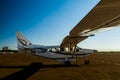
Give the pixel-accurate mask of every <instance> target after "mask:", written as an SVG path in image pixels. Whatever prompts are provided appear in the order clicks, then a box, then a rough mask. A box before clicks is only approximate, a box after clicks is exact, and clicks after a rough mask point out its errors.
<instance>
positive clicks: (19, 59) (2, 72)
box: [0, 53, 120, 80]
mask: <svg viewBox="0 0 120 80" xmlns="http://www.w3.org/2000/svg"><path fill="white" fill-rule="evenodd" d="M83 60H84V59H83V58H80V59H78V61H77V65H78V66H76V65H73V66H65V65H64V64H63V63H59V62H56V61H54V60H49V59H45V58H42V57H38V56H32V55H24V54H13V55H0V79H1V80H5V79H8V80H10V79H12V80H26V79H27V80H59V79H60V80H73V79H74V80H120V77H119V76H120V54H119V53H98V54H97V53H96V54H93V55H91V56H90V60H91V63H90V64H89V65H86V64H84V61H83ZM40 62H43V63H44V64H43V66H41V65H40ZM73 64H76V63H75V62H73ZM11 77H13V78H11ZM15 77H17V78H15Z"/></svg>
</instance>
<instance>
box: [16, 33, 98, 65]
mask: <svg viewBox="0 0 120 80" xmlns="http://www.w3.org/2000/svg"><path fill="white" fill-rule="evenodd" d="M16 35H17V45H18V50H20V51H30V53H31V54H33V55H38V56H42V57H45V58H50V59H53V60H56V61H60V62H64V64H66V65H70V64H71V61H76V59H77V57H85V58H86V59H85V63H86V64H89V59H88V58H87V56H88V55H90V54H91V53H94V52H95V51H96V50H91V49H81V48H79V47H77V46H76V48H75V47H72V50H69V48H65V49H64V50H63V49H61V47H60V46H42V45H34V44H32V43H31V42H30V41H29V40H28V39H27V38H25V37H24V36H23V35H22V33H20V32H17V33H16Z"/></svg>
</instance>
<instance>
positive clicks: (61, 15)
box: [0, 0, 120, 50]
mask: <svg viewBox="0 0 120 80" xmlns="http://www.w3.org/2000/svg"><path fill="white" fill-rule="evenodd" d="M98 1H99V0H0V34H1V35H0V49H1V47H3V46H9V47H10V48H11V49H13V48H16V47H17V46H16V45H17V42H16V35H15V33H16V31H21V32H22V33H23V34H24V36H26V37H27V38H28V39H29V40H30V41H31V42H32V43H34V44H40V45H59V44H60V43H61V42H62V40H63V38H64V37H65V36H66V35H68V34H69V31H70V30H71V29H72V28H73V27H74V26H75V25H76V24H77V23H78V22H79V21H80V20H81V19H82V18H83V17H84V16H85V15H86V14H87V13H88V12H89V11H90V10H91V9H92V8H93V7H94V6H95V5H96V4H97V2H98ZM118 34H120V28H118V29H115V30H111V31H106V32H103V33H99V34H97V35H96V36H95V37H91V38H88V39H86V40H85V41H83V42H81V43H79V44H78V45H79V46H80V47H83V48H91V49H99V50H120V45H119V43H120V38H119V37H118V36H119V35H118Z"/></svg>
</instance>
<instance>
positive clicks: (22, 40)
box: [16, 32, 31, 49]
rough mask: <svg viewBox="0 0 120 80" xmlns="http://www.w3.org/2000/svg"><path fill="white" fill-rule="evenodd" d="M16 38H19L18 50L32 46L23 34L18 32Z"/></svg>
mask: <svg viewBox="0 0 120 80" xmlns="http://www.w3.org/2000/svg"><path fill="white" fill-rule="evenodd" d="M16 36H17V46H18V49H22V48H24V46H29V45H31V42H30V41H29V40H28V39H27V38H25V37H24V36H23V35H22V33H20V32H16Z"/></svg>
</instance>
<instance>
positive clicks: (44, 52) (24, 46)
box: [16, 0, 120, 65]
mask: <svg viewBox="0 0 120 80" xmlns="http://www.w3.org/2000/svg"><path fill="white" fill-rule="evenodd" d="M119 3H120V0H101V1H100V0H99V3H98V4H97V5H96V6H95V7H94V8H93V9H92V10H91V11H90V12H89V13H88V14H87V15H86V16H85V17H84V18H83V19H82V20H81V21H80V22H79V23H78V24H77V25H76V26H75V27H74V28H73V29H72V30H71V31H70V33H69V35H68V36H66V37H65V38H64V39H63V41H62V43H61V45H60V46H41V45H40V46H38V45H33V44H32V43H31V42H30V41H29V40H28V39H27V38H25V37H24V36H23V35H22V34H21V33H20V32H17V33H16V34H17V44H18V50H30V51H31V53H32V54H34V55H38V56H43V57H46V58H50V59H53V60H56V61H60V62H64V63H65V64H66V65H70V64H71V61H76V59H77V57H87V56H88V55H90V54H91V53H94V52H96V50H91V49H81V48H79V47H78V46H77V44H78V43H79V42H81V41H83V40H85V39H86V38H88V37H90V36H94V34H95V33H96V32H101V31H106V30H110V29H113V28H115V27H119V26H118V25H120V5H119ZM85 63H86V64H89V59H88V58H86V59H85Z"/></svg>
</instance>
